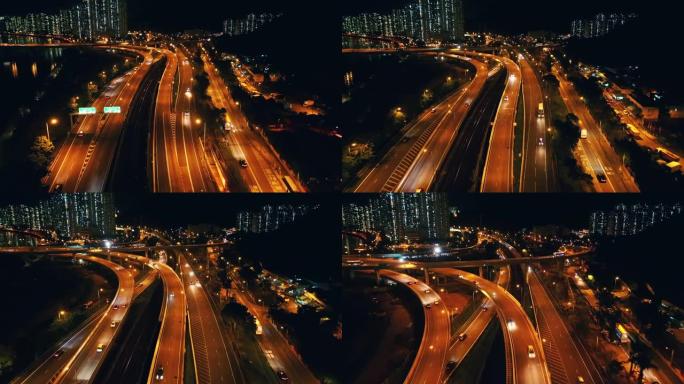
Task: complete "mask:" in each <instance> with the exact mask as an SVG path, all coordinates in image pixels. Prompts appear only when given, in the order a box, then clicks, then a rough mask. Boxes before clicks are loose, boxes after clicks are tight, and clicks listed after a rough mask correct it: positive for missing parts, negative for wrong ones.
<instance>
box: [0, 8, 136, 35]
mask: <svg viewBox="0 0 684 384" xmlns="http://www.w3.org/2000/svg"><path fill="white" fill-rule="evenodd" d="M126 4H127V3H126V0H79V1H78V2H75V3H74V5H72V6H71V7H68V8H63V9H60V10H59V11H56V12H55V13H51V14H47V13H45V12H38V13H28V14H26V15H25V16H22V15H18V16H5V15H2V14H0V32H9V33H18V34H22V33H23V34H38V35H40V34H49V35H61V36H68V37H73V38H77V39H80V40H90V41H93V40H98V39H101V38H105V37H108V38H116V39H119V38H122V37H124V35H126V34H127V33H128V13H127V12H128V11H127V5H126Z"/></svg>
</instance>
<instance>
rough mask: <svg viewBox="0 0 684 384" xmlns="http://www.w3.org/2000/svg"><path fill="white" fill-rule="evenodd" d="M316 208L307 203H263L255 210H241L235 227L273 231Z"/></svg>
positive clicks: (262, 231)
mask: <svg viewBox="0 0 684 384" xmlns="http://www.w3.org/2000/svg"><path fill="white" fill-rule="evenodd" d="M316 208H317V207H316V206H313V207H312V206H309V205H289V204H283V205H265V206H263V207H261V208H259V209H256V210H246V211H241V212H238V214H237V229H238V231H240V232H246V233H265V232H271V231H275V230H277V229H279V228H281V227H282V226H283V225H284V224H288V223H291V222H293V221H295V220H297V219H299V218H300V217H302V216H304V215H306V214H307V213H309V212H310V211H311V210H312V209H316Z"/></svg>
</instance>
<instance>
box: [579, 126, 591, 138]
mask: <svg viewBox="0 0 684 384" xmlns="http://www.w3.org/2000/svg"><path fill="white" fill-rule="evenodd" d="M588 134H589V133H588V132H587V129H586V128H582V130H581V131H580V137H581V138H582V139H586V138H587V136H588Z"/></svg>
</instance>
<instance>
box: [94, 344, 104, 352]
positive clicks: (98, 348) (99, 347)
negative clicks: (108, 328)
mask: <svg viewBox="0 0 684 384" xmlns="http://www.w3.org/2000/svg"><path fill="white" fill-rule="evenodd" d="M104 349H105V345H104V344H102V343H100V344H98V345H97V349H96V350H95V351H97V352H102V351H104Z"/></svg>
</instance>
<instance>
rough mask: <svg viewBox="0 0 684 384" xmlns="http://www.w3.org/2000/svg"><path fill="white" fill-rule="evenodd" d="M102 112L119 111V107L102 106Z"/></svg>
mask: <svg viewBox="0 0 684 384" xmlns="http://www.w3.org/2000/svg"><path fill="white" fill-rule="evenodd" d="M104 113H121V107H117V106H112V107H104Z"/></svg>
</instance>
